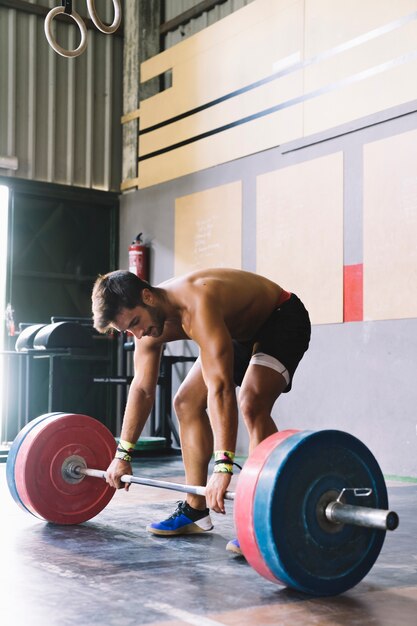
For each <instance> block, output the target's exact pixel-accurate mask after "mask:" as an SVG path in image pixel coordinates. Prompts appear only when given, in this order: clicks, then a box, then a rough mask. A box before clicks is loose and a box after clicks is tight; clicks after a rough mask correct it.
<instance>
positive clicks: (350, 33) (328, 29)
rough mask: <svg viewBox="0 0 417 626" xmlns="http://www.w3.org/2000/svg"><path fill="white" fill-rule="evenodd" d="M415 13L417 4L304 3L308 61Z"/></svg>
mask: <svg viewBox="0 0 417 626" xmlns="http://www.w3.org/2000/svg"><path fill="white" fill-rule="evenodd" d="M413 11H417V0H337V2H335V0H305V28H306V38H305V57H306V59H308V58H310V57H312V56H315V55H316V54H320V53H321V52H323V51H325V50H328V49H330V48H333V47H335V46H337V45H339V44H341V43H344V42H345V41H348V40H349V39H353V38H354V37H358V36H360V35H363V34H364V33H366V32H368V31H370V30H373V29H375V28H379V27H381V26H384V25H385V24H388V23H389V22H392V21H394V20H396V19H398V18H400V17H403V16H405V15H409V14H410V13H413ZM323 16H325V19H324V18H323Z"/></svg>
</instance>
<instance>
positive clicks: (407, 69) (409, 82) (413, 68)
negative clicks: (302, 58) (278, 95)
mask: <svg viewBox="0 0 417 626" xmlns="http://www.w3.org/2000/svg"><path fill="white" fill-rule="evenodd" d="M416 77H417V60H415V61H410V62H408V63H405V64H404V65H399V66H397V67H394V68H393V69H390V70H386V71H384V72H382V73H380V74H377V75H375V76H372V77H370V78H367V79H365V80H362V81H359V82H356V83H352V84H351V85H348V86H345V87H343V88H341V89H339V90H337V91H333V92H329V93H327V94H324V95H322V96H319V97H316V98H313V99H311V100H308V101H306V102H305V105H304V134H305V135H306V136H307V135H309V134H312V133H318V132H320V131H323V130H325V129H327V128H331V127H333V126H338V125H339V124H344V123H345V122H349V121H351V120H354V119H357V118H360V117H364V116H366V115H371V114H372V113H375V112H377V111H383V110H384V109H388V108H390V107H393V106H396V105H398V104H402V103H404V102H408V101H410V100H414V99H416V98H417V78H416Z"/></svg>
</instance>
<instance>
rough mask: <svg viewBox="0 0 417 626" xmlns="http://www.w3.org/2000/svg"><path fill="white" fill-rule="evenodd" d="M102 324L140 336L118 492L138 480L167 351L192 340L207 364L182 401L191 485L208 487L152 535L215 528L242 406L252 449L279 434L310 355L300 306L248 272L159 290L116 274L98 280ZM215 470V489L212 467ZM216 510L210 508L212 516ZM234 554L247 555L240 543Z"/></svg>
mask: <svg viewBox="0 0 417 626" xmlns="http://www.w3.org/2000/svg"><path fill="white" fill-rule="evenodd" d="M92 304H93V314H94V326H95V328H96V329H97V330H98V331H100V332H106V331H107V330H109V329H111V328H114V329H116V330H118V331H130V332H131V333H132V334H133V335H134V336H135V353H134V378H133V381H132V384H131V386H130V389H129V394H128V399H127V404H126V409H125V414H124V418H123V425H122V432H121V436H120V443H119V447H118V450H117V452H116V458H115V459H114V460H113V461H112V463H111V464H110V466H109V468H108V470H107V482H108V483H109V484H110V485H111V486H113V487H115V488H118V489H120V488H121V487H123V486H125V488H128V485H124V484H123V483H121V481H120V477H121V476H122V475H123V474H131V473H132V470H131V465H130V461H131V456H130V452H131V451H132V449H133V447H134V445H135V443H136V441H137V439H138V438H139V436H140V434H141V431H142V429H143V427H144V425H145V422H146V420H147V418H148V416H149V414H150V412H151V409H152V406H153V403H154V399H155V390H156V385H157V380H158V373H159V365H160V359H161V354H162V350H163V346H164V344H165V343H168V342H170V341H175V340H179V339H192V340H193V341H195V342H196V344H197V345H198V347H199V350H200V352H199V357H198V359H197V361H196V362H195V363H194V365H193V367H192V368H191V370H190V371H189V373H188V375H187V377H186V378H185V380H184V382H183V383H182V385H181V386H180V388H179V390H178V393H177V394H176V396H175V398H174V408H175V412H176V415H177V417H178V421H179V428H180V438H181V449H182V455H183V461H184V468H185V477H186V482H187V484H190V485H206V484H207V487H206V499H204V497H203V496H198V495H192V494H187V498H186V501H185V502H182V503H180V505H179V506H178V508H177V510H176V511H175V512H174V513H173V515H171V516H170V517H169V518H168V519H166V520H164V521H162V522H155V523H152V524H150V525H149V526H148V527H147V530H148V531H150V532H152V533H154V534H158V535H178V534H185V533H194V532H204V531H205V530H211V529H212V528H213V525H212V522H211V519H210V516H209V509H212V510H213V511H216V512H217V513H224V512H225V508H224V494H225V492H226V490H227V488H228V486H229V483H230V480H231V475H232V468H233V459H234V453H235V446H236V438H237V429H238V404H237V399H236V392H235V387H236V386H240V392H239V408H240V411H241V414H242V417H243V419H244V421H245V424H246V427H247V429H248V432H249V438H250V450H249V452H251V451H252V449H253V448H254V447H255V446H256V445H257V444H258V443H259V442H261V441H262V440H263V439H265V438H266V437H268V436H269V435H271V434H272V433H274V432H276V431H277V427H276V425H275V423H274V421H273V419H272V417H271V411H272V407H273V405H274V403H275V401H276V399H277V398H278V396H279V395H280V394H281V393H282V392H284V393H286V392H288V391H289V390H290V388H291V384H292V377H293V375H294V372H295V369H296V367H297V365H298V363H299V361H300V359H301V358H302V356H303V354H304V352H305V351H306V350H307V348H308V344H309V340H310V330H311V327H310V320H309V317H308V313H307V311H306V309H305V308H304V305H303V304H302V302H301V301H300V300H299V299H298V298H297V296H296V295H294V294H290V293H288V292H287V291H285V290H284V289H283V288H282V287H280V286H279V285H277V284H276V283H274V282H272V281H271V280H268V279H267V278H264V277H262V276H258V275H256V274H252V273H250V272H245V271H240V270H232V269H207V270H200V271H196V272H193V273H191V274H187V275H185V276H183V277H180V278H173V279H170V280H167V281H166V282H163V283H162V284H160V285H159V286H158V287H152V286H150V285H149V284H148V283H147V282H144V281H142V280H141V279H139V278H138V277H137V276H135V275H134V274H132V273H130V272H127V271H124V270H118V271H115V272H110V273H109V274H106V275H105V276H100V277H99V278H98V279H97V281H96V283H95V285H94V289H93V294H92ZM213 450H214V453H215V465H214V471H213V474H212V475H211V477H210V479H209V480H208V483H207V472H208V465H209V462H210V459H211V456H212V453H213ZM207 507H208V508H207ZM227 548H228V549H229V550H232V551H234V552H238V553H239V551H240V550H239V545H238V543H237V541H236V540H233V541H232V542H229V544H228V546H227Z"/></svg>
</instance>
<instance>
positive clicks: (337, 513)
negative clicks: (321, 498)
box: [325, 501, 399, 530]
mask: <svg viewBox="0 0 417 626" xmlns="http://www.w3.org/2000/svg"><path fill="white" fill-rule="evenodd" d="M325 515H326V518H327V519H328V521H329V522H333V523H335V524H352V525H353V526H365V527H366V528H374V529H375V530H395V529H396V528H397V527H398V524H399V517H398V514H397V513H395V511H385V510H383V509H373V508H370V507H366V506H353V505H350V504H343V502H338V501H335V502H330V503H329V504H328V505H327V507H326V509H325Z"/></svg>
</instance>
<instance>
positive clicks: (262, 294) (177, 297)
mask: <svg viewBox="0 0 417 626" xmlns="http://www.w3.org/2000/svg"><path fill="white" fill-rule="evenodd" d="M158 288H160V289H163V290H164V292H166V294H167V296H168V298H169V300H170V301H171V303H172V304H173V305H174V309H176V312H177V315H175V314H174V315H173V316H172V317H168V318H167V320H166V329H165V331H164V333H163V335H162V336H161V337H160V340H161V341H162V342H166V341H173V340H176V339H185V338H190V339H193V338H194V337H193V320H194V316H199V315H204V314H205V313H206V312H207V310H212V309H214V310H215V311H216V312H217V314H218V315H220V316H221V317H222V318H223V320H224V322H225V324H226V327H227V329H228V331H229V333H230V335H231V337H232V338H233V339H237V340H238V341H245V340H248V339H250V338H251V337H252V336H253V334H254V332H256V330H257V329H258V328H260V326H262V324H263V323H264V322H265V320H266V319H267V318H268V317H269V315H270V314H271V312H272V311H273V310H274V309H275V308H276V306H277V303H278V301H279V298H280V296H281V293H282V288H281V287H280V286H279V285H277V284H276V283H273V282H272V281H270V280H268V279H267V278H265V277H263V276H258V275H256V274H253V273H251V272H246V271H242V270H232V269H206V270H198V271H196V272H192V273H190V274H186V275H185V276H181V277H179V278H172V279H170V280H168V281H165V282H163V283H161V284H160V285H158ZM181 328H182V330H181Z"/></svg>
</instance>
